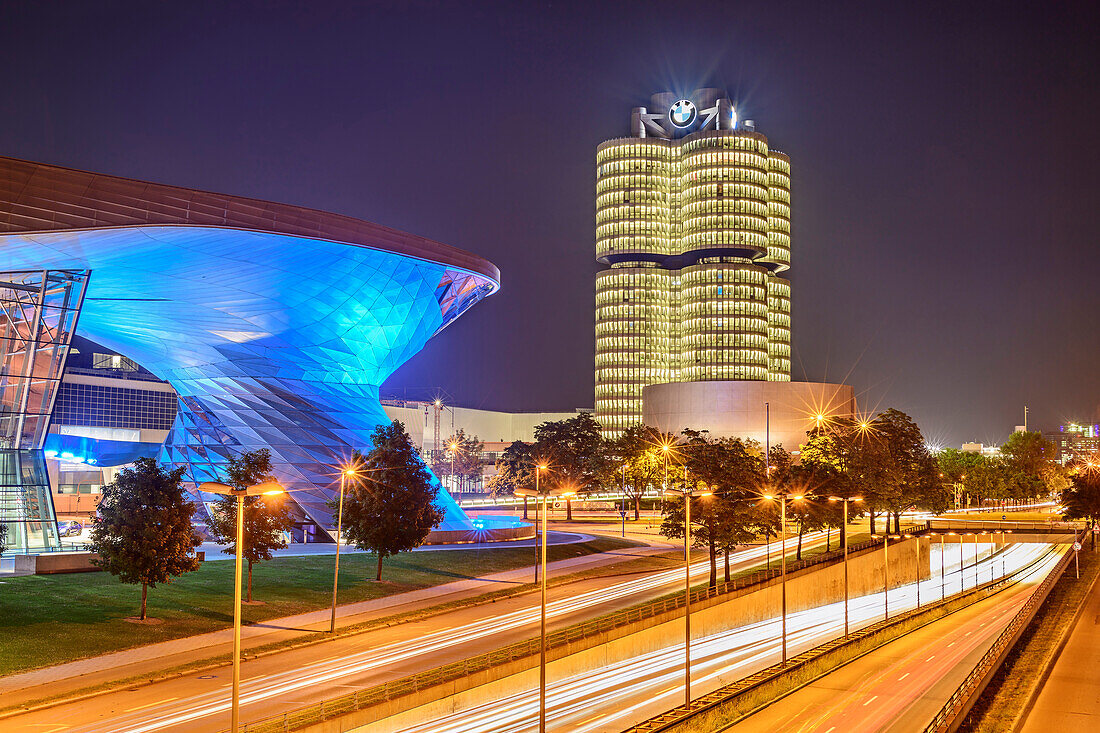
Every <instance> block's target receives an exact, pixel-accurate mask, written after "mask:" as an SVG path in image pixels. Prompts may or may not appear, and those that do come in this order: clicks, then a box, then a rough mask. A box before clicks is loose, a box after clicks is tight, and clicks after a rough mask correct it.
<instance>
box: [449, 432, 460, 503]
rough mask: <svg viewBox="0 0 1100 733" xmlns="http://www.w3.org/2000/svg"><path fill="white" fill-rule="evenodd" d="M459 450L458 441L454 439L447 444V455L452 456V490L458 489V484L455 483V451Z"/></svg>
mask: <svg viewBox="0 0 1100 733" xmlns="http://www.w3.org/2000/svg"><path fill="white" fill-rule="evenodd" d="M457 452H458V441H456V440H452V441H451V442H450V443H449V444H448V445H447V455H449V456H450V457H451V474H450V479H451V491H458V484H456V483H455V453H457Z"/></svg>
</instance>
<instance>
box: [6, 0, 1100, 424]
mask: <svg viewBox="0 0 1100 733" xmlns="http://www.w3.org/2000/svg"><path fill="white" fill-rule="evenodd" d="M1093 6H1095V3H1090V4H1082V5H1081V6H1080V8H1078V7H1075V6H1074V5H1072V4H1066V3H1033V4H1026V5H1025V4H1019V3H1011V2H998V3H987V4H982V5H967V4H964V3H944V4H936V3H927V2H923V3H912V4H908V5H903V4H899V3H881V2H875V3H866V4H851V3H837V2H833V3H821V2H805V3H797V2H767V3H763V2H756V3H746V2H733V1H732V0H725V1H724V2H719V3H707V2H703V1H702V0H700V1H699V2H693V3H670V2H667V0H666V2H659V3H650V2H643V1H641V0H635V1H633V2H624V3H615V2H583V3H549V4H548V3H532V2H511V3H457V2H455V3H426V2H392V3H390V2H385V3H373V4H372V3H346V4H340V3H324V2H309V3H306V2H265V3H243V2H237V3H225V2H197V1H191V2H179V3H146V2H96V3H84V2H75V1H73V2H64V3H58V2H44V1H42V0H35V1H33V2H26V1H22V0H14V1H13V0H5V2H3V3H0V154H4V155H11V156H16V157H22V158H28V159H32V160H38V161H45V162H51V163H58V164H62V165H67V166H72V167H76V168H82V169H89V170H94V171H101V172H104V173H112V174H117V175H123V176H130V177H134V178H142V179H150V180H154V181H159V182H164V183H170V184H176V185H181V186H188V187H194V188H202V189H209V190H214V191H223V192H226V193H234V194H240V195H247V196H255V197H259V198H264V199H272V200H276V201H285V202H288V203H295V204H302V205H307V206H314V207H317V208H321V209H325V210H329V211H335V212H340V213H344V214H349V215H352V216H357V217H361V218H364V219H368V220H371V221H377V222H379V223H383V224H387V225H389V226H393V227H396V228H399V229H404V230H407V231H410V232H414V233H417V234H421V235H424V236H428V237H432V238H434V239H438V240H440V241H443V242H447V243H450V244H454V245H457V246H459V247H463V248H465V249H468V250H471V251H473V252H476V253H478V254H481V255H484V256H486V257H488V258H489V259H491V260H492V261H493V262H495V263H496V264H497V265H498V266H499V267H500V269H501V272H502V273H503V287H502V290H501V292H500V293H498V294H497V295H495V296H493V297H492V298H490V299H489V300H487V301H485V302H484V303H482V304H480V305H478V306H477V307H475V308H474V309H473V310H471V311H470V312H469V313H467V314H466V315H465V316H463V318H461V319H460V320H459V321H458V322H456V323H455V324H454V325H453V326H452V327H450V328H448V329H447V330H446V331H445V332H444V333H443V334H441V335H440V336H439V337H437V338H436V339H434V340H433V341H432V342H430V343H429V344H428V346H427V348H425V350H424V351H423V352H422V353H421V354H419V355H418V356H417V357H415V358H414V359H413V360H412V361H411V362H410V363H409V364H408V365H406V366H405V367H404V368H402V370H401V371H399V372H398V373H397V374H396V375H395V376H394V377H393V378H392V379H391V380H390V382H389V383H388V385H387V386H389V387H390V388H391V391H396V390H400V389H402V388H406V387H407V388H408V389H409V394H410V395H413V394H417V395H419V394H422V393H424V392H426V391H431V390H434V389H436V388H439V389H442V390H444V391H445V392H446V393H447V394H449V395H452V396H453V398H454V399H455V400H456V401H457V402H458V403H459V404H463V405H469V406H477V407H486V408H499V409H566V408H572V407H577V406H585V405H591V404H592V349H593V336H592V287H593V286H592V277H593V273H594V272H595V270H596V265H595V263H594V262H593V256H594V255H593V219H594V214H593V199H594V175H595V173H594V156H595V148H596V145H597V144H598V143H599V142H600V141H601V140H603V139H606V138H608V137H614V136H618V135H623V134H626V131H627V123H628V120H629V110H630V107H631V106H633V105H636V104H642V103H644V102H645V100H646V98H647V97H648V96H649V94H650V93H652V92H655V91H661V90H664V89H672V90H689V89H691V88H693V87H695V86H701V85H708V84H709V85H714V86H724V87H726V88H727V89H728V90H729V92H730V93H731V95H732V96H733V98H734V99H735V100H736V101H737V103H738V111H739V114H740V116H741V117H742V118H745V117H750V118H753V119H755V120H756V121H757V125H758V129H760V130H761V131H763V132H765V133H766V134H767V135H768V136H769V137H770V139H771V141H772V144H773V145H774V146H775V147H778V148H779V149H782V150H784V151H786V152H788V153H790V155H791V157H792V163H793V197H794V201H793V218H794V238H793V254H792V258H793V267H792V270H791V278H792V280H793V287H794V302H793V319H794V322H793V329H794V346H795V363H796V376H804V377H806V378H810V379H830V380H841V379H847V380H848V381H849V382H850V383H852V384H853V385H855V387H856V389H857V393H859V394H860V395H861V398H862V399H863V400H864V402H865V403H866V404H867V405H869V406H870V407H879V408H886V407H890V406H893V407H897V408H899V409H902V410H905V411H906V412H909V413H911V414H913V415H914V416H915V417H916V418H917V419H918V421H919V422H920V424H921V426H922V428H924V430H925V433H926V435H927V436H928V437H929V438H930V439H932V440H937V441H941V442H945V443H948V444H957V443H959V442H961V441H963V440H971V439H973V440H979V441H985V442H999V441H1001V440H1003V439H1004V438H1005V437H1006V435H1007V433H1008V432H1009V431H1010V430H1011V428H1012V426H1013V425H1015V424H1016V423H1018V422H1020V419H1021V416H1022V411H1023V405H1024V404H1025V403H1026V404H1028V405H1029V406H1030V407H1031V408H1032V420H1033V424H1035V423H1038V424H1040V425H1049V426H1053V425H1056V424H1058V423H1059V421H1061V420H1063V419H1067V418H1077V419H1090V418H1100V412H1098V407H1100V376H1098V373H1100V372H1098V364H1100V346H1098V344H1097V339H1096V332H1095V324H1096V320H1097V314H1098V313H1100V288H1098V287H1097V283H1098V280H1100V259H1098V258H1097V256H1096V255H1097V238H1098V235H1097V232H1098V231H1100V206H1098V193H1100V190H1098V188H1100V185H1098V182H1097V171H1098V170H1100V145H1098V143H1097V133H1096V130H1097V128H1098V120H1097V117H1098V112H1100V103H1098V93H1100V92H1098V89H1100V79H1098V69H1100V63H1098V58H1097V55H1098V52H1097V46H1096V43H1095V29H1096V27H1097V20H1098V18H1097V14H1096V10H1094V9H1093Z"/></svg>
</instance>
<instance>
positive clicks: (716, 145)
mask: <svg viewBox="0 0 1100 733" xmlns="http://www.w3.org/2000/svg"><path fill="white" fill-rule="evenodd" d="M761 137H762V136H760V135H754V136H749V135H744V134H738V132H733V134H729V133H727V134H718V135H700V136H698V137H693V138H691V139H690V140H685V141H684V143H683V144H682V145H681V146H680V149H681V151H682V155H683V156H687V155H690V154H692V153H696V152H698V151H708V150H714V149H719V150H748V151H751V152H755V153H758V154H760V155H764V156H767V155H768V143H767V142H765V141H764V140H762V139H761Z"/></svg>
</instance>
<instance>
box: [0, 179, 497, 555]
mask: <svg viewBox="0 0 1100 733" xmlns="http://www.w3.org/2000/svg"><path fill="white" fill-rule="evenodd" d="M0 271H2V272H0V307H2V310H3V315H4V321H3V324H2V329H3V335H2V337H0V349H2V353H0V358H2V362H0V364H2V368H3V374H2V377H3V382H2V383H0V522H3V523H4V524H5V525H6V526H7V527H8V544H9V546H11V547H13V548H15V549H16V550H17V551H18V550H20V549H21V550H23V551H33V550H35V549H36V548H49V547H52V546H55V545H56V543H57V537H56V527H55V526H54V524H53V520H54V517H53V507H52V503H51V499H50V496H49V494H50V492H49V479H48V476H47V475H46V470H45V467H44V455H43V454H44V451H47V450H50V451H51V452H53V453H56V452H58V451H66V452H67V453H68V452H71V450H72V449H75V448H72V446H69V445H68V444H66V443H65V442H64V438H65V436H60V438H58V436H51V439H53V440H58V439H60V440H61V441H62V442H61V443H59V444H57V443H55V444H53V445H52V446H48V445H46V438H47V432H48V427H49V423H50V419H51V415H52V412H53V409H54V406H55V400H56V397H57V392H58V385H59V384H60V383H61V379H62V376H63V373H64V368H65V362H66V357H67V355H68V351H69V349H70V346H71V342H72V338H73V335H74V333H76V332H77V331H79V333H80V335H81V336H85V337H87V338H89V339H91V340H92V341H94V342H96V343H99V344H102V345H103V346H105V347H107V349H110V350H111V351H113V352H116V353H117V354H120V355H122V356H124V357H126V358H127V359H129V360H132V361H133V362H135V363H137V364H140V365H141V366H143V367H145V368H146V369H148V370H149V371H150V372H152V373H153V374H155V375H156V376H157V377H159V378H160V379H162V380H165V381H166V382H168V383H169V384H170V385H171V388H172V389H174V391H175V393H176V395H177V399H178V404H177V410H176V415H175V419H174V421H173V422H172V423H171V426H170V429H169V430H168V432H167V437H166V439H165V440H164V442H163V445H161V446H159V448H158V451H159V458H160V460H161V461H162V462H163V463H165V464H170V465H174V466H183V467H184V468H185V469H186V478H187V480H188V481H189V482H190V483H191V484H192V485H193V486H197V485H198V484H200V483H202V482H203V481H209V480H217V479H218V478H219V477H220V476H221V475H222V472H221V470H222V467H223V466H224V464H225V462H226V460H227V459H228V457H229V456H231V455H235V454H239V453H241V452H244V451H248V450H254V449H258V448H268V449H270V451H271V454H272V459H273V461H272V462H273V464H274V467H275V473H276V477H277V478H278V479H279V480H280V481H281V482H282V483H283V484H284V485H285V486H286V487H287V488H288V489H289V490H290V496H291V497H292V498H293V499H294V501H295V502H296V504H297V507H298V509H299V510H300V514H301V519H302V521H303V522H306V523H312V524H313V525H314V526H315V528H317V529H319V530H320V531H321V532H325V533H327V532H330V531H331V527H332V524H333V522H332V517H331V512H330V510H329V508H328V501H329V500H330V499H331V497H332V495H333V491H334V487H338V476H339V468H338V467H339V466H340V465H341V464H342V463H343V462H344V461H346V459H347V458H348V456H349V455H350V453H351V451H352V449H353V448H364V447H366V446H368V445H369V436H370V433H371V431H372V430H373V428H374V427H376V426H377V425H379V424H382V423H384V422H388V418H387V417H386V414H385V413H384V412H383V410H382V407H381V406H380V405H379V402H378V390H379V385H380V384H381V383H382V382H383V381H384V380H385V379H386V378H387V377H388V376H389V375H390V374H391V373H393V371H394V370H395V369H397V367H399V366H400V365H401V364H403V363H404V362H405V361H407V360H408V359H409V358H410V357H411V356H413V354H415V353H416V352H417V351H419V350H420V349H421V348H422V347H423V346H424V344H425V342H426V341H427V340H428V339H429V338H431V337H432V336H433V335H434V334H436V333H438V332H439V331H440V330H442V329H443V328H446V327H447V326H448V325H449V324H450V323H452V322H453V321H454V319H456V318H457V317H458V316H460V315H461V314H462V313H463V312H464V311H465V310H466V309H467V308H469V307H471V306H472V305H474V304H475V303H477V302H478V301H479V300H481V299H482V298H485V297H486V296H488V295H491V294H492V293H493V292H495V291H496V290H497V288H498V287H499V280H500V276H499V272H498V271H497V268H496V267H494V266H493V265H492V264H491V263H490V262H488V261H486V260H484V259H482V258H480V257H477V256H475V255H472V254H470V253H468V252H465V251H462V250H460V249H456V248H454V247H450V246H448V245H445V244H440V243H438V242H434V241H430V240H428V239H424V238H422V237H418V236H415V235H411V234H406V233H404V232H399V231H395V230H393V229H389V228H386V227H384V226H380V225H377V224H372V223H369V222H365V221H360V220H357V219H353V218H350V217H347V216H341V215H336V214H329V213H324V212H321V211H316V210H312V209H307V208H302V207H298V206H289V205H285V204H277V203H271V202H267V201H257V200H253V199H248V198H243V197H239V196H228V195H223V194H214V193H208V192H203V191H194V190H188V189H184V188H177V187H173V186H166V185H161V184H155V183H147V182H144V181H135V180H129V179H124V178H118V177H114V176H107V175H100V174H95V173H87V172H83V171H77V170H70V169H67V168H61V167H58V166H54V165H45V164H40V163H33V162H28V161H23V160H16V159H12V158H0ZM67 448H70V450H66V449H67ZM100 448H102V449H103V450H100V451H98V453H99V454H101V455H103V454H109V453H110V450H109V448H110V446H109V445H103V446H100ZM130 458H132V456H131V457H130ZM196 498H198V499H199V500H200V501H203V502H205V501H208V500H210V499H211V498H212V497H206V496H197V497H196ZM439 503H440V504H441V505H442V506H443V508H444V509H445V516H446V518H445V519H444V522H443V524H442V525H441V526H440V527H439V528H438V532H439V533H440V535H439V537H440V538H441V539H446V538H447V535H450V538H456V539H460V538H465V537H466V536H467V535H469V534H470V533H473V532H474V531H475V528H474V526H473V524H472V523H471V522H470V520H469V519H468V518H467V517H466V515H465V514H464V513H463V512H462V510H461V509H460V508H459V507H458V506H457V505H456V504H455V503H454V501H453V500H452V499H451V498H450V496H449V495H447V493H446V491H444V490H443V489H442V487H441V488H440V490H439ZM510 529H511V530H518V529H519V528H503V529H502V534H505V535H506V534H508V533H509V530H510Z"/></svg>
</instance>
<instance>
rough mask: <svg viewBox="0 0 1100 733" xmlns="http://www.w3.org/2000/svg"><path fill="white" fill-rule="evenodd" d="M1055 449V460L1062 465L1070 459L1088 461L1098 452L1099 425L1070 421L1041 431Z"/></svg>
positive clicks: (1099, 443)
mask: <svg viewBox="0 0 1100 733" xmlns="http://www.w3.org/2000/svg"><path fill="white" fill-rule="evenodd" d="M1043 437H1044V438H1046V439H1047V440H1049V441H1050V442H1051V443H1053V444H1054V447H1055V448H1056V449H1057V454H1056V457H1055V460H1057V461H1058V462H1059V463H1061V464H1062V465H1063V466H1064V465H1066V464H1067V463H1070V462H1072V461H1089V460H1092V459H1093V457H1094V456H1096V455H1097V453H1098V452H1100V425H1085V424H1083V423H1075V422H1071V423H1068V424H1066V425H1061V426H1059V427H1058V430H1057V431H1054V430H1051V431H1046V432H1044V433H1043Z"/></svg>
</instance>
